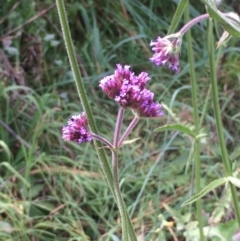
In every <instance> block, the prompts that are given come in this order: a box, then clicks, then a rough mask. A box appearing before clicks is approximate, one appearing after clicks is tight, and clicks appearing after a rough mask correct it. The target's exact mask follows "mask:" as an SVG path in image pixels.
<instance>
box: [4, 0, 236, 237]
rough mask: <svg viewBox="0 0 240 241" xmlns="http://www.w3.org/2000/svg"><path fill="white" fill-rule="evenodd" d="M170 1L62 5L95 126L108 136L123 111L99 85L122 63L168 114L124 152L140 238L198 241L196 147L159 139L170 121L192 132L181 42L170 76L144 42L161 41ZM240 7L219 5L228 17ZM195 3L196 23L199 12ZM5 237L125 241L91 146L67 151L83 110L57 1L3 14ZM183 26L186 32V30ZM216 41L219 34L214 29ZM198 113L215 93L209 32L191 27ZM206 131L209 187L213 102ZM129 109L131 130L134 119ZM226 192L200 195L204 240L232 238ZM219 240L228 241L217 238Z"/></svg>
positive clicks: (145, 124) (231, 48)
mask: <svg viewBox="0 0 240 241" xmlns="http://www.w3.org/2000/svg"><path fill="white" fill-rule="evenodd" d="M177 3H178V1H177V0H172V1H153V0H148V1H139V0H131V1H109V0H104V1H90V0H85V1H73V0H68V1H66V2H65V4H66V8H67V13H68V16H69V24H70V28H71V32H72V37H73V40H74V44H75V48H76V53H77V57H78V62H79V67H80V69H81V72H82V74H83V77H84V82H85V87H86V90H87V93H88V96H89V98H90V102H91V105H92V108H93V113H94V115H95V118H96V121H97V125H98V127H99V129H100V132H101V133H102V135H103V136H105V137H106V138H107V139H110V140H111V138H112V133H113V128H114V124H115V120H116V114H117V106H116V104H115V103H114V102H113V101H110V100H109V99H108V98H107V97H106V96H105V95H104V94H103V93H102V92H101V90H100V88H99V87H98V84H99V80H100V79H101V78H102V77H103V76H105V75H107V74H110V73H111V72H112V71H113V69H114V68H115V64H116V63H121V64H130V65H131V68H132V69H133V70H134V71H135V72H136V73H139V72H141V71H147V72H148V73H149V74H150V75H151V77H152V79H151V81H150V82H149V89H151V90H152V91H154V92H155V99H156V101H161V102H162V103H164V104H165V105H166V106H168V107H169V109H170V110H171V111H172V114H169V113H166V115H165V116H164V117H163V118H162V119H160V120H155V121H153V120H151V121H149V120H142V121H141V122H140V123H139V124H138V125H137V127H136V128H135V130H134V132H133V134H132V135H131V138H138V137H140V138H141V139H140V140H138V141H137V142H135V143H134V144H132V145H126V146H124V147H123V151H122V153H121V163H120V178H121V188H122V192H123V193H124V199H125V201H126V204H127V206H128V207H129V212H130V215H131V218H132V222H133V224H134V227H135V230H137V233H138V237H139V240H140V241H141V240H179V241H180V240H198V238H197V237H198V231H197V229H196V226H197V224H196V221H195V220H196V219H195V206H190V207H184V208H182V207H181V204H182V203H183V201H185V200H186V199H187V198H189V197H190V196H191V195H192V194H193V193H194V185H193V180H194V176H193V173H194V172H193V169H194V166H193V165H192V163H193V160H192V156H191V151H192V144H193V143H192V140H191V139H190V138H189V137H187V136H184V135H182V134H181V133H178V132H171V131H169V132H165V133H154V132H153V130H154V129H155V128H156V127H158V126H161V125H162V124H166V123H176V122H179V121H180V122H184V123H187V124H189V125H193V121H192V107H191V92H190V88H191V87H190V80H189V73H188V70H189V69H188V68H189V66H188V64H187V54H186V48H187V46H186V44H185V41H184V42H183V47H182V52H181V62H180V65H181V69H180V71H179V72H178V73H176V74H173V73H172V71H170V70H168V69H166V68H156V67H155V66H154V65H153V64H151V63H150V62H149V61H148V59H149V57H150V56H151V50H150V48H149V42H150V40H151V39H156V37H157V36H158V35H160V36H164V35H165V34H166V33H167V30H168V27H169V25H170V23H171V19H172V16H173V14H174V12H175V10H176V6H177V5H176V4H177ZM237 6H238V5H237V4H236V2H234V1H228V2H227V3H223V4H222V5H221V8H222V9H224V11H225V12H227V11H232V10H233V9H235V10H236V11H237V10H238V9H237V8H236V7H237ZM204 12H205V10H204V5H203V4H201V3H200V2H199V3H195V1H192V5H191V17H192V18H193V17H196V16H198V15H200V14H201V13H204ZM0 24H1V28H0V39H1V46H0V108H1V109H0V230H1V231H0V240H2V241H6V240H9V241H10V240H13V241H20V240H23V241H30V240H31V241H50V240H59V241H61V240H64V241H65V240H72V241H73V240H74V241H76V240H114V241H115V240H120V239H119V237H120V234H121V232H120V229H119V228H120V226H119V224H120V223H119V214H118V211H117V207H116V205H115V203H114V201H113V198H112V196H111V194H110V191H109V188H108V186H107V184H106V181H105V180H104V178H103V175H102V173H101V171H100V167H99V163H98V160H97V157H96V153H95V150H94V147H93V146H92V144H85V145H78V144H74V143H68V142H64V141H63V140H62V138H61V128H62V126H63V125H64V124H66V121H67V119H68V118H69V117H70V116H71V115H72V114H77V113H79V112H81V110H82V108H81V105H80V102H79V98H78V96H77V92H76V90H75V85H74V80H73V76H72V73H71V72H70V67H69V63H68V60H67V55H66V51H65V48H64V44H63V40H62V34H61V29H60V25H59V20H58V16H57V11H56V7H55V5H54V3H53V1H49V0H44V1H40V0H39V1H38V0H37V1H27V0H22V1H14V0H8V1H5V3H4V4H2V6H1V8H0ZM179 27H180V26H179ZM215 30H216V36H218V34H219V33H221V29H220V28H218V27H216V29H215ZM192 35H193V40H192V41H193V46H194V51H195V61H196V69H197V79H198V80H199V96H200V108H199V113H202V110H203V106H204V104H205V102H206V96H207V92H208V89H209V80H208V77H209V71H208V58H207V49H206V23H204V22H203V23H201V24H199V25H198V26H197V27H195V28H194V29H193V30H192ZM237 41H238V40H236V39H232V40H231V41H230V42H229V43H228V46H227V47H225V48H224V49H223V52H222V55H221V56H220V62H219V66H218V81H219V90H220V91H221V96H220V99H221V106H222V117H223V121H224V126H225V136H226V142H227V144H228V150H229V152H230V153H232V154H231V159H232V161H236V170H238V172H239V168H240V165H239V155H240V146H239V139H240V137H239V131H240V125H239V115H240V113H239V110H240V102H239V94H240V85H239V83H240V82H239V81H240V70H239V67H238V66H239V57H238V52H239V43H238V42H237ZM207 103H208V104H207V115H206V116H205V118H204V121H203V124H202V128H203V130H204V132H205V133H207V137H206V139H205V141H203V142H202V149H201V175H202V187H204V186H206V185H207V184H208V183H209V182H211V181H212V180H214V179H215V178H218V177H221V176H223V175H224V174H223V167H222V163H221V162H219V153H220V152H219V147H218V143H217V137H216V131H215V123H214V119H213V111H212V106H211V102H207ZM131 118H132V114H131V113H130V112H129V113H128V112H127V118H125V122H124V124H125V126H127V124H128V123H129V122H130V121H131ZM228 191H229V190H228V189H227V188H226V187H221V188H218V189H217V190H215V191H213V192H211V193H209V194H208V195H207V196H205V197H204V198H203V206H204V210H203V215H204V225H205V226H206V227H207V226H212V228H211V229H210V231H209V240H227V241H228V240H230V238H231V237H232V235H233V234H234V232H235V231H236V224H235V221H234V213H233V209H232V204H231V201H230V196H229V193H228ZM221 236H222V237H224V238H225V239H222V238H221Z"/></svg>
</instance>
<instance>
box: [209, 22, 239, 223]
mask: <svg viewBox="0 0 240 241" xmlns="http://www.w3.org/2000/svg"><path fill="white" fill-rule="evenodd" d="M208 56H209V64H210V79H211V86H212V97H213V107H214V115H215V119H216V128H217V136H218V141H219V145H220V150H221V156H222V160H223V165H224V169H225V172H226V175H227V176H232V167H231V163H230V160H229V157H228V152H227V148H226V145H225V140H224V133H223V124H222V119H221V110H220V106H219V97H218V84H217V76H216V64H215V53H214V38H213V27H212V20H209V24H208ZM229 185H230V189H231V194H232V199H233V205H234V209H235V215H236V219H237V221H238V225H239V227H240V207H239V201H238V198H237V191H236V187H235V186H234V185H233V184H232V183H230V182H229Z"/></svg>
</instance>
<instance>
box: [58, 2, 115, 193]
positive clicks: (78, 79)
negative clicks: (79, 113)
mask: <svg viewBox="0 0 240 241" xmlns="http://www.w3.org/2000/svg"><path fill="white" fill-rule="evenodd" d="M56 4H57V10H58V14H59V20H60V23H61V27H62V32H63V38H64V42H65V45H66V49H67V54H68V58H69V62H70V65H71V69H72V72H73V75H74V80H75V83H76V87H77V91H78V95H79V97H80V100H81V103H82V106H83V109H84V111H85V113H86V115H87V118H88V123H89V127H90V129H91V132H93V133H95V134H96V135H98V134H99V133H98V129H97V126H96V124H95V122H94V119H93V115H92V111H91V108H90V105H89V102H88V99H87V95H86V91H85V88H84V85H83V80H82V76H81V73H80V70H79V68H78V63H77V59H76V56H75V53H74V47H73V43H72V38H71V35H70V30H69V26H68V22H67V15H66V10H65V7H64V3H63V0H56ZM94 144H95V147H96V151H97V154H98V157H99V159H100V163H101V166H102V169H103V173H104V175H105V177H106V179H107V181H108V184H109V186H110V189H111V191H112V193H113V195H114V197H115V194H114V187H113V176H112V172H111V168H110V166H109V164H108V160H107V156H106V153H105V150H104V149H103V148H102V143H101V142H100V141H94Z"/></svg>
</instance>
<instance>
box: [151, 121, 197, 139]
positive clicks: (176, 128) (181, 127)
mask: <svg viewBox="0 0 240 241" xmlns="http://www.w3.org/2000/svg"><path fill="white" fill-rule="evenodd" d="M169 130H170V131H180V132H182V133H184V134H186V135H189V136H191V137H193V138H195V134H194V133H193V131H192V130H191V129H190V128H189V127H187V126H184V125H181V124H168V125H164V126H161V127H158V128H156V129H155V130H154V131H169Z"/></svg>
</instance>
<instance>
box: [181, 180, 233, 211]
mask: <svg viewBox="0 0 240 241" xmlns="http://www.w3.org/2000/svg"><path fill="white" fill-rule="evenodd" d="M227 181H228V178H227V177H222V178H219V179H216V180H214V181H213V182H211V183H210V184H209V185H207V186H206V187H205V188H203V189H202V190H201V191H200V192H199V193H197V194H195V195H193V196H192V197H190V198H189V199H188V200H187V201H185V202H184V203H183V204H182V207H183V206H186V205H189V204H191V203H194V202H196V201H197V200H198V199H199V198H201V197H203V196H204V195H206V194H207V193H208V192H210V191H212V190H213V189H215V188H217V187H219V186H221V185H222V184H224V183H226V182H227Z"/></svg>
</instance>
